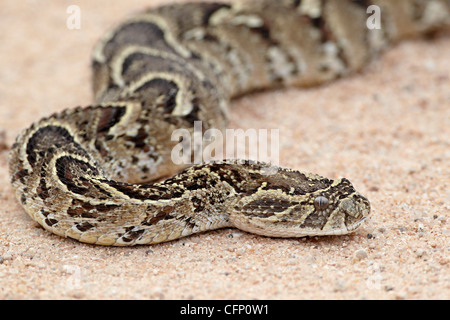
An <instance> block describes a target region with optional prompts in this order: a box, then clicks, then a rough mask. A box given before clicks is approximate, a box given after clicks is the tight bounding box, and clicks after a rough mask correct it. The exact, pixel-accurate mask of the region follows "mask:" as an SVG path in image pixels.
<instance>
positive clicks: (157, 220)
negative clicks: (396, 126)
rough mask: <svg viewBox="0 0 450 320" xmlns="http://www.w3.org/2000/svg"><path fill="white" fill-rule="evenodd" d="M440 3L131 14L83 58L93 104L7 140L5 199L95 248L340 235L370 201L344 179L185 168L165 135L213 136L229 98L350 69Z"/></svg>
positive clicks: (229, 164)
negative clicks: (89, 66)
mask: <svg viewBox="0 0 450 320" xmlns="http://www.w3.org/2000/svg"><path fill="white" fill-rule="evenodd" d="M371 4H375V5H378V6H379V7H380V8H381V9H382V15H381V19H382V28H381V29H379V30H377V29H375V30H369V29H368V28H367V27H366V20H367V18H368V15H367V13H366V10H367V7H368V6H369V5H371ZM449 8H450V3H449V1H447V0H430V1H425V0H423V1H421V0H400V1H387V0H378V1H351V0H341V1H338V0H301V1H300V0H281V1H280V0H278V1H275V0H273V1H269V0H262V1H254V2H253V1H252V2H250V1H248V2H242V3H213V2H209V3H192V4H191V3H187V4H173V5H168V6H163V7H159V8H154V9H150V10H147V11H144V12H142V13H140V14H137V15H136V16H134V17H132V18H129V19H128V20H126V21H125V22H123V23H121V24H119V25H118V26H117V27H115V28H114V29H112V30H110V31H109V32H107V33H106V34H105V35H104V37H103V38H102V39H101V40H100V41H99V43H98V44H97V45H96V47H95V49H94V53H93V72H94V76H93V87H94V93H95V99H96V102H95V105H93V106H88V107H85V108H80V107H78V108H75V109H69V110H65V111H62V112H60V113H56V114H53V115H51V116H49V117H46V118H44V119H41V120H40V121H38V122H36V123H34V124H32V125H31V126H30V127H29V128H27V129H25V130H24V131H23V132H22V133H21V134H20V135H19V136H18V137H17V140H16V142H15V143H14V145H13V146H12V148H11V152H10V160H9V165H10V175H11V181H12V185H13V188H14V190H15V193H16V196H17V198H18V200H19V201H20V203H21V204H22V206H23V207H24V209H25V211H26V212H27V213H28V214H29V215H30V217H31V218H32V219H34V220H35V221H37V222H38V223H39V224H40V225H42V226H43V227H44V228H45V229H47V230H48V231H50V232H53V233H55V234H57V235H60V236H64V237H70V238H73V239H77V240H79V241H82V242H87V243H95V244H100V245H117V246H122V245H136V244H154V243H159V242H163V241H169V240H174V239H178V238H180V237H184V236H188V235H190V234H193V233H197V232H202V231H206V230H212V229H217V228H223V227H237V228H240V229H242V230H245V231H248V232H252V233H256V234H261V235H266V236H274V237H301V236H310V235H339V234H346V233H349V232H352V231H354V230H355V229H356V228H358V227H359V226H360V224H361V222H362V221H364V219H365V218H366V217H367V216H368V215H369V212H370V205H369V201H368V200H367V199H366V198H365V197H364V196H362V195H361V194H359V193H358V192H357V191H356V190H355V189H354V187H353V186H352V184H351V183H350V182H349V181H348V180H347V179H344V178H342V179H338V180H330V179H327V178H324V177H321V176H318V175H314V174H308V173H303V172H299V171H294V170H290V169H282V168H278V169H277V170H276V172H275V173H273V174H264V172H263V171H264V169H265V168H267V166H268V165H267V164H264V163H257V162H255V163H253V162H249V161H237V160H235V161H224V162H222V163H204V164H200V165H196V166H192V167H190V168H187V169H186V168H184V167H183V166H182V165H176V164H175V163H173V162H172V161H171V158H170V155H171V150H172V148H173V147H174V146H175V144H176V143H178V142H174V141H171V133H172V132H173V130H175V129H178V128H187V129H188V130H190V131H191V132H192V130H193V125H194V121H202V125H203V128H204V130H207V129H209V128H217V129H220V130H223V129H224V128H225V126H226V123H227V114H228V104H229V101H230V99H232V98H233V97H236V96H240V95H242V94H245V93H247V92H250V91H254V90H261V89H268V88H275V87H280V86H297V87H304V86H313V85H318V84H321V83H324V82H326V81H329V80H332V79H335V78H338V77H341V76H344V75H347V74H350V73H353V72H356V71H358V70H360V69H361V68H362V67H363V66H364V64H366V63H368V62H369V61H370V60H371V59H372V58H373V57H375V56H376V55H377V53H378V52H379V51H380V50H382V49H383V48H385V47H386V46H387V45H388V44H390V43H393V42H396V41H397V40H399V39H402V38H405V37H410V36H416V35H420V34H427V33H432V32H435V31H439V30H441V29H443V28H446V27H448V25H449V11H450V9H449ZM293 108H300V106H293ZM298 112H300V111H296V113H298ZM180 171H181V172H180ZM177 172H180V173H178V174H176V173H177ZM174 174H176V175H175V176H173V175H174ZM169 176H173V177H172V178H168V179H165V180H163V179H164V178H167V177H169ZM155 181H158V182H155ZM150 182H153V183H150Z"/></svg>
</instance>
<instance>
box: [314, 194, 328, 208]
mask: <svg viewBox="0 0 450 320" xmlns="http://www.w3.org/2000/svg"><path fill="white" fill-rule="evenodd" d="M328 202H329V201H328V198H325V197H324V196H318V197H316V198H315V199H314V207H315V208H316V210H317V211H323V210H325V209H326V208H327V207H328Z"/></svg>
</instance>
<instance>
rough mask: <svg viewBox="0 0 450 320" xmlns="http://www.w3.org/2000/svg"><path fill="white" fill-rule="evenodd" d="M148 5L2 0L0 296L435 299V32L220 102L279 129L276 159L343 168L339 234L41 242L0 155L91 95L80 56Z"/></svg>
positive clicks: (445, 126) (444, 281) (441, 188)
mask: <svg viewBox="0 0 450 320" xmlns="http://www.w3.org/2000/svg"><path fill="white" fill-rule="evenodd" d="M162 2H163V1H151V0H128V1H126V2H125V1H118V0H114V1H110V0H101V1H100V0H97V1H95V2H94V1H87V0H84V1H73V4H77V5H79V6H80V7H81V10H82V11H81V12H82V21H81V29H80V30H69V29H68V28H67V27H66V19H67V17H68V15H67V13H66V8H67V6H68V4H69V2H67V1H45V2H43V1H14V0H3V1H2V6H1V8H0V29H1V30H3V32H2V36H1V42H0V43H1V50H0V129H1V130H2V131H4V132H5V134H6V137H3V138H2V139H1V140H2V141H1V143H0V149H2V151H1V153H0V179H1V181H0V182H1V183H0V204H1V206H0V299H110V298H118V299H122V298H128V299H129V298H131V299H141V298H143V299H311V298H313V299H341V298H350V299H416V298H419V299H449V298H450V259H449V236H450V231H449V224H448V223H449V221H448V220H449V209H450V204H449V203H450V195H449V188H450V176H449V175H450V170H449V169H450V167H449V161H450V142H449V137H450V90H449V88H450V59H449V52H450V38H449V37H448V36H447V37H441V38H439V39H436V40H434V41H412V42H406V43H402V44H401V45H399V46H397V47H395V48H394V49H392V50H391V51H389V52H388V53H387V54H385V55H383V57H382V58H381V59H380V60H379V61H377V62H375V63H373V64H371V65H370V66H368V68H367V69H366V71H365V72H364V73H363V74H361V75H356V76H353V77H350V78H347V79H344V80H340V81H337V82H335V83H333V84H329V85H326V86H323V87H320V88H313V89H308V90H297V89H286V90H281V91H277V92H267V93H262V94H254V95H251V96H248V97H245V98H242V99H240V100H238V101H236V102H235V103H234V104H233V108H232V122H231V124H230V127H231V128H243V129H247V128H269V129H271V128H275V129H279V130H280V162H281V164H282V165H283V166H288V167H293V168H296V169H300V170H304V171H311V172H316V173H319V174H321V175H324V176H328V177H330V178H337V177H340V176H344V177H346V178H348V179H350V180H351V181H352V182H353V183H354V184H355V186H356V187H357V188H358V189H359V190H360V191H361V193H363V194H364V195H366V196H367V197H368V198H369V199H370V200H371V203H372V208H373V213H372V216H371V220H370V221H369V222H368V223H367V224H366V225H365V226H364V227H363V228H361V229H360V230H358V231H357V232H356V233H355V234H352V235H349V236H339V237H324V238H308V239H271V238H264V237H259V236H256V235H251V234H247V233H244V232H240V231H238V230H235V229H225V230H219V231H215V232H210V233H205V234H201V235H198V236H193V237H189V238H185V239H183V240H179V241H174V242H170V243H165V244H161V245H154V246H140V247H133V248H110V247H98V246H93V245H86V244H82V243H78V242H75V241H72V240H69V239H63V238H60V237H58V236H55V235H52V234H50V233H48V232H46V231H45V230H43V229H42V228H41V227H39V226H38V225H37V224H36V223H35V222H33V221H32V220H31V219H30V218H29V217H28V216H27V215H26V214H25V212H24V211H23V209H22V208H21V207H20V205H19V204H18V202H17V201H16V199H15V198H14V197H13V193H12V190H11V187H10V184H9V178H8V173H7V150H6V149H7V148H8V146H9V145H10V144H11V143H12V142H13V140H14V138H15V136H16V135H17V134H18V133H19V132H20V130H21V129H22V128H24V127H26V126H28V125H29V124H30V123H31V122H32V121H34V120H37V119H39V118H40V117H42V116H45V115H48V114H49V113H51V112H54V111H58V110H61V109H63V108H66V107H72V106H76V105H87V104H89V103H90V102H91V101H92V95H91V92H90V52H91V49H92V47H93V45H94V43H95V41H96V40H97V39H98V38H99V37H100V35H101V34H102V33H103V32H104V31H105V30H106V29H107V28H108V27H110V26H111V25H113V24H114V23H116V22H118V21H120V20H121V19H122V18H123V17H124V16H125V15H126V14H128V13H131V12H134V11H136V10H138V9H139V8H143V7H146V6H148V5H157V4H158V3H162Z"/></svg>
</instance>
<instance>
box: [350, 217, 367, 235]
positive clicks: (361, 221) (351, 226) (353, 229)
mask: <svg viewBox="0 0 450 320" xmlns="http://www.w3.org/2000/svg"><path fill="white" fill-rule="evenodd" d="M366 219H367V217H363V218H362V219H361V220H359V221H358V222H355V223H354V224H352V225H350V226H348V227H347V231H348V232H353V231H355V230H356V229H358V227H359V226H361V224H362V223H363V222H364V221H365V220H366Z"/></svg>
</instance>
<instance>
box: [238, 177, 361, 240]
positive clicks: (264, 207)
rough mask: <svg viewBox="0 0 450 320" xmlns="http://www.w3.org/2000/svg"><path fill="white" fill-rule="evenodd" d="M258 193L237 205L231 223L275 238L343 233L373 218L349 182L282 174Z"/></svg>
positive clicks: (267, 181)
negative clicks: (369, 217) (368, 218)
mask: <svg viewBox="0 0 450 320" xmlns="http://www.w3.org/2000/svg"><path fill="white" fill-rule="evenodd" d="M265 179H266V180H265V181H264V183H263V184H262V185H261V187H260V188H258V190H257V191H256V192H254V193H253V194H251V195H248V196H246V197H243V198H241V199H239V200H238V201H236V202H235V205H234V211H233V212H232V214H231V215H230V222H231V223H232V224H233V225H234V226H235V227H237V228H240V229H243V230H245V231H248V232H252V233H257V234H260V235H266V236H271V237H303V236H322V235H342V234H347V233H350V232H353V231H355V230H356V229H357V228H358V227H359V226H360V225H361V224H362V223H363V221H364V220H366V218H367V216H368V215H369V214H370V203H369V201H368V200H367V199H366V198H365V197H364V196H362V195H361V194H360V193H359V192H357V191H356V190H355V188H354V187H353V185H352V184H351V183H350V181H349V180H347V179H345V178H342V179H338V180H330V179H327V178H323V177H320V176H317V175H312V174H305V173H301V172H294V171H286V172H283V171H281V172H279V173H278V174H277V175H274V176H272V177H266V178H265Z"/></svg>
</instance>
